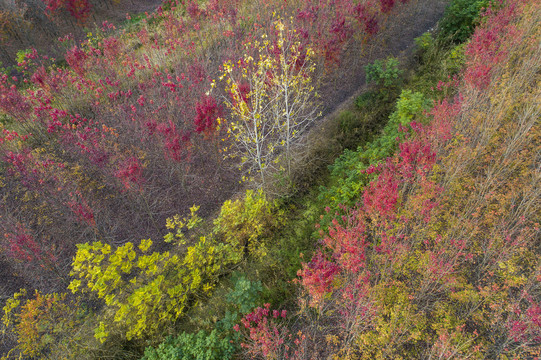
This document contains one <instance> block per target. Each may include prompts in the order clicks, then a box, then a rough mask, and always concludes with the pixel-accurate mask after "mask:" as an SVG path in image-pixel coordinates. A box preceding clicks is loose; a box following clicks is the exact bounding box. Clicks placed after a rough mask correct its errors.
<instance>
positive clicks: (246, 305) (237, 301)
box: [226, 273, 263, 314]
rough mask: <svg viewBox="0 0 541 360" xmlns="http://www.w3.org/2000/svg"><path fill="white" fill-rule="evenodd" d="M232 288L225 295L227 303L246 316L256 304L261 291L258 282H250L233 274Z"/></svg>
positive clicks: (244, 277)
mask: <svg viewBox="0 0 541 360" xmlns="http://www.w3.org/2000/svg"><path fill="white" fill-rule="evenodd" d="M232 280H233V283H234V288H233V289H232V290H231V291H230V292H229V294H227V297H226V298H227V302H228V303H230V304H232V305H233V306H235V307H236V308H237V309H238V311H239V312H240V314H247V313H249V312H250V311H252V309H253V308H255V307H256V306H257V304H258V300H259V296H260V294H261V291H262V290H263V288H262V286H261V282H260V281H255V282H254V281H250V280H248V279H247V278H246V276H244V275H242V274H239V273H234V274H233V277H232Z"/></svg>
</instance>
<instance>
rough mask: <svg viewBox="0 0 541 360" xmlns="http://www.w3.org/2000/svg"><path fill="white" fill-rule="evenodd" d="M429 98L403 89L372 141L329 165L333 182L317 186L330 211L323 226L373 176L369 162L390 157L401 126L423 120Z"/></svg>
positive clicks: (352, 198)
mask: <svg viewBox="0 0 541 360" xmlns="http://www.w3.org/2000/svg"><path fill="white" fill-rule="evenodd" d="M430 105H431V101H430V100H429V99H427V98H426V97H425V96H424V95H423V94H421V93H418V92H412V91H411V90H403V91H402V93H401V94H400V98H399V100H398V101H397V103H396V110H395V111H394V112H393V113H392V114H391V116H390V117H389V121H388V123H387V125H386V126H385V128H384V129H383V132H382V134H381V135H380V136H378V137H377V138H376V139H374V140H373V141H371V142H369V143H367V144H366V145H364V146H361V147H359V148H358V149H357V150H355V151H354V150H345V151H344V153H343V154H342V155H341V156H340V157H339V158H338V159H336V161H335V162H334V164H333V165H332V166H331V167H330V169H331V177H332V179H333V184H332V185H331V186H328V187H321V188H320V195H319V199H320V201H321V202H322V203H324V204H326V205H327V206H328V207H329V209H330V210H332V211H330V213H329V214H328V215H325V216H324V218H323V221H322V224H321V225H322V226H323V227H325V226H326V225H328V221H330V219H331V218H332V217H334V214H335V212H336V211H340V205H345V206H348V207H350V206H353V205H354V204H355V201H356V200H357V199H358V198H359V195H360V194H361V192H362V191H363V189H364V188H365V186H366V185H367V184H368V183H370V181H371V180H372V179H373V178H374V176H373V175H368V174H366V173H364V171H365V170H366V169H367V168H368V167H369V166H371V165H377V164H378V163H379V162H381V161H383V160H385V159H386V158H387V157H388V156H391V155H392V154H393V153H394V152H395V150H396V149H397V146H398V143H399V140H400V139H403V137H404V132H401V131H400V130H399V129H400V126H404V125H407V124H409V123H410V122H411V121H412V120H414V119H416V120H419V119H422V117H423V112H424V111H425V110H428V109H429V108H430Z"/></svg>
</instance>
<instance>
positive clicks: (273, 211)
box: [214, 190, 283, 259]
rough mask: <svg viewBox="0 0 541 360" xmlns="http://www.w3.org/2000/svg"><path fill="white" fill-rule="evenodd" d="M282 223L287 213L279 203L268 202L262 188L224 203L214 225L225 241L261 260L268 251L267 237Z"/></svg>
mask: <svg viewBox="0 0 541 360" xmlns="http://www.w3.org/2000/svg"><path fill="white" fill-rule="evenodd" d="M282 222H283V212H281V211H279V210H278V206H277V203H276V202H270V201H268V200H267V197H266V195H265V194H264V193H263V191H262V190H258V191H255V192H254V191H253V190H248V191H246V194H245V196H244V199H240V200H235V201H231V200H227V201H226V202H225V203H224V204H223V205H222V209H221V210H220V215H219V216H218V218H217V219H216V220H215V221H214V227H215V232H216V234H217V236H218V237H219V238H220V239H221V240H222V241H223V242H224V243H226V244H230V245H232V246H233V247H235V248H242V249H244V253H245V255H248V254H250V255H252V256H254V257H256V258H259V259H261V258H263V257H264V256H265V255H266V254H267V244H266V243H265V239H266V238H268V236H269V235H270V234H272V231H273V229H276V228H277V227H278V226H279V225H280V224H281V223H282Z"/></svg>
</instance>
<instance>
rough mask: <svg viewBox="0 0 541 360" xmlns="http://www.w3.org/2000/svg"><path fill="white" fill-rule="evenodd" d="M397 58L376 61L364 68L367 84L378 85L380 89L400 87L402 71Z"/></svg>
mask: <svg viewBox="0 0 541 360" xmlns="http://www.w3.org/2000/svg"><path fill="white" fill-rule="evenodd" d="M398 65H399V62H398V59H397V58H394V57H390V58H387V60H385V61H383V60H376V61H374V63H372V64H368V65H366V66H365V67H364V70H365V72H366V82H367V83H373V84H376V85H377V86H379V87H384V88H389V87H393V86H396V85H398V83H399V80H400V75H401V74H402V70H400V69H399V68H398Z"/></svg>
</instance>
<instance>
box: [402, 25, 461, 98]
mask: <svg viewBox="0 0 541 360" xmlns="http://www.w3.org/2000/svg"><path fill="white" fill-rule="evenodd" d="M415 43H416V46H417V49H416V58H417V60H418V61H419V66H418V68H417V69H416V71H415V73H414V74H413V76H412V79H411V81H410V87H411V88H413V89H415V90H416V91H419V92H422V93H424V94H430V95H429V96H430V97H432V98H434V99H443V98H444V97H448V96H452V95H453V94H452V93H451V91H453V89H454V87H442V88H435V86H434V85H435V84H438V82H439V81H442V82H449V81H450V78H453V77H454V76H455V75H457V74H458V73H459V72H460V70H461V69H462V68H463V66H464V65H465V54H464V50H465V47H466V43H461V44H452V43H449V42H448V41H446V40H444V39H441V38H440V37H435V36H434V35H433V34H432V33H430V32H426V33H424V34H423V35H421V36H420V37H418V38H416V39H415Z"/></svg>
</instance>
